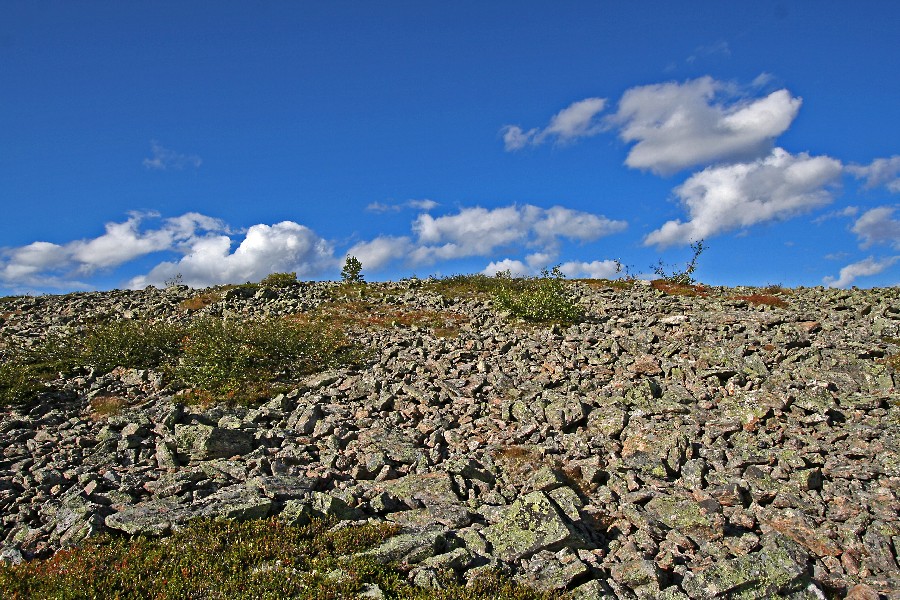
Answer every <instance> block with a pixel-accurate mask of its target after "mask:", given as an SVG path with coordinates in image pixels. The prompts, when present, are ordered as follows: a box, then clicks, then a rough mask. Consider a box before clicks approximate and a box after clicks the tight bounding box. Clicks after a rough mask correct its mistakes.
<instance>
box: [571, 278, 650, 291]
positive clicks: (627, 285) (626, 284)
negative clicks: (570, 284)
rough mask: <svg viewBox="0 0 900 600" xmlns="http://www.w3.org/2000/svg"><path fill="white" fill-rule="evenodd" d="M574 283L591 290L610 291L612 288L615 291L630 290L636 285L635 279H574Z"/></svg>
mask: <svg viewBox="0 0 900 600" xmlns="http://www.w3.org/2000/svg"><path fill="white" fill-rule="evenodd" d="M572 281H574V282H577V283H581V284H584V285H586V286H588V287H590V288H594V289H600V290H604V289H609V288H612V289H614V290H630V289H631V288H633V287H634V283H635V281H636V280H634V279H573V280H572Z"/></svg>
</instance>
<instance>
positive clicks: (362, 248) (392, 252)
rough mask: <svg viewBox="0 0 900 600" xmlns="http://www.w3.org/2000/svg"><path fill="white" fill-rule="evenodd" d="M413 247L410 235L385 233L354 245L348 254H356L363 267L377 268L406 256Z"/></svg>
mask: <svg viewBox="0 0 900 600" xmlns="http://www.w3.org/2000/svg"><path fill="white" fill-rule="evenodd" d="M411 249H412V241H411V240H410V239H409V238H408V237H405V236H404V237H394V236H388V235H384V236H379V237H377V238H375V239H374V240H370V241H368V242H360V243H358V244H356V245H354V246H353V247H352V248H350V249H349V250H347V254H346V256H355V257H356V258H357V259H358V260H359V262H360V263H361V264H362V266H363V269H375V270H377V269H380V268H382V267H384V266H385V265H387V264H388V263H390V262H391V261H394V260H397V259H400V258H402V257H404V256H406V254H408V253H409V252H410V250H411ZM346 256H345V259H346Z"/></svg>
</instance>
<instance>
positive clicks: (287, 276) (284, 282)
mask: <svg viewBox="0 0 900 600" xmlns="http://www.w3.org/2000/svg"><path fill="white" fill-rule="evenodd" d="M295 283H297V273H270V274H269V275H266V276H265V277H264V278H263V280H262V281H260V282H259V285H261V286H263V287H289V286H292V285H294V284H295Z"/></svg>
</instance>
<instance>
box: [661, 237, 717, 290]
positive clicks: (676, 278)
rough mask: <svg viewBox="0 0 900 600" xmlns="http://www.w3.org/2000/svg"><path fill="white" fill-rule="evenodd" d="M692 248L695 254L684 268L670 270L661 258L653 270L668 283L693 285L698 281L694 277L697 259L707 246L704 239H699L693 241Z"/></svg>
mask: <svg viewBox="0 0 900 600" xmlns="http://www.w3.org/2000/svg"><path fill="white" fill-rule="evenodd" d="M691 250H692V251H693V252H694V255H693V256H692V257H691V260H689V261H688V262H687V264H686V265H685V266H684V268H682V269H676V270H674V271H670V270H669V269H667V268H666V265H665V264H664V263H663V261H662V260H660V261H659V262H658V263H657V264H656V266H654V267H653V272H654V273H656V275H657V276H658V277H659V278H660V279H662V280H663V281H666V282H668V283H673V284H676V285H692V284H694V283H695V282H696V280H695V279H694V271H696V270H697V259H699V258H700V255H701V254H703V251H704V250H706V246H705V245H704V243H703V240H699V241H696V242H691Z"/></svg>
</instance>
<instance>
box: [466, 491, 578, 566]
mask: <svg viewBox="0 0 900 600" xmlns="http://www.w3.org/2000/svg"><path fill="white" fill-rule="evenodd" d="M483 533H484V537H485V538H487V540H488V541H489V542H490V543H491V546H492V547H493V552H494V554H496V555H497V556H498V557H500V558H501V559H503V560H508V561H513V560H518V559H521V558H527V557H529V556H531V555H533V554H534V553H535V552H538V551H540V550H553V549H559V548H561V547H563V546H570V547H573V546H574V547H577V546H578V545H580V544H582V543H583V542H582V541H581V540H580V539H579V538H578V536H577V535H576V534H575V533H574V532H573V531H572V530H571V528H570V527H569V525H568V524H567V523H566V520H565V517H564V516H563V515H562V513H560V511H559V509H557V508H556V506H555V505H554V504H553V503H552V502H551V501H550V499H549V498H548V497H547V496H546V494H544V493H543V492H540V491H537V492H532V493H530V494H527V495H526V496H523V497H521V498H519V499H518V500H516V501H515V502H513V503H512V504H511V505H510V506H509V507H507V509H506V510H505V511H504V512H503V516H502V517H501V518H500V520H499V521H498V522H497V523H495V524H494V525H491V526H490V527H487V528H486V529H485V530H484V532H483Z"/></svg>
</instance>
